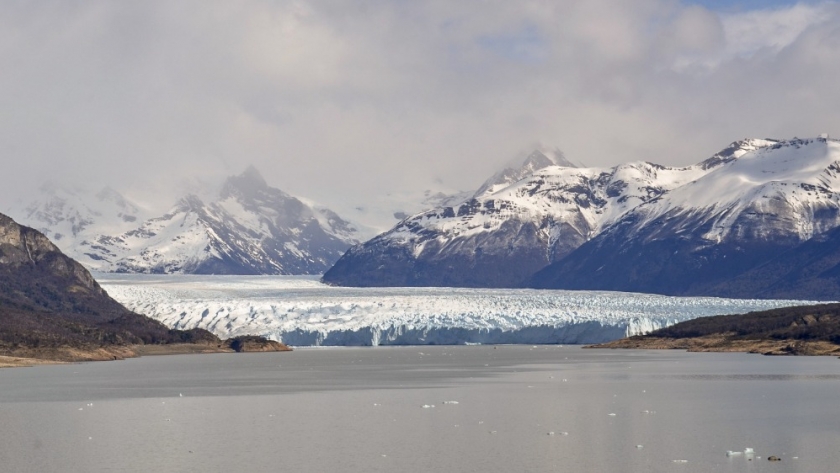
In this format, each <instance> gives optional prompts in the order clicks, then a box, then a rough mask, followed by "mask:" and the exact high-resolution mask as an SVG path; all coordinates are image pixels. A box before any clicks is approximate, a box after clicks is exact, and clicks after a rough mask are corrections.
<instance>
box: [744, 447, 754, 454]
mask: <svg viewBox="0 0 840 473" xmlns="http://www.w3.org/2000/svg"><path fill="white" fill-rule="evenodd" d="M744 453H746V454H747V455H750V454H753V453H755V450H753V449H752V448H750V447H747V448H745V449H744Z"/></svg>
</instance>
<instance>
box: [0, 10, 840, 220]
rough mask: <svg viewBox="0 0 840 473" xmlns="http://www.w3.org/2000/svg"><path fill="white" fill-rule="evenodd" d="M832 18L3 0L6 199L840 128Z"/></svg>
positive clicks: (388, 179)
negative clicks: (78, 189) (532, 147)
mask: <svg viewBox="0 0 840 473" xmlns="http://www.w3.org/2000/svg"><path fill="white" fill-rule="evenodd" d="M838 20H840V9H838V5H837V3H835V2H827V3H820V4H796V5H792V6H787V7H774V8H771V9H753V10H747V11H739V12H727V11H723V12H718V11H713V10H709V9H707V8H705V7H703V6H699V5H685V4H681V3H677V2H675V1H673V0H638V1H634V2H624V1H619V0H588V1H583V0H568V1H562V2H545V1H543V0H530V1H523V2H504V1H498V0H489V1H482V2H479V1H463V2H451V1H442V0H432V1H429V2H404V1H399V0H393V1H377V2H373V1H364V0H363V1H349V0H323V1H279V2H275V1H268V0H265V1H263V0H250V1H243V2H225V1H212V0H211V1H207V0H205V1H196V0H185V1H180V2H168V1H155V0H150V1H142V2H110V1H99V0H92V1H87V2H67V1H59V0H55V1H42V2H23V1H7V2H2V3H0V68H2V70H3V71H4V73H3V74H1V75H0V107H2V109H3V110H4V113H3V114H0V163H1V164H2V169H3V170H4V172H3V175H2V176H0V199H6V200H8V199H10V198H12V197H13V196H15V195H20V194H25V193H26V192H28V189H29V188H31V187H33V186H36V185H37V184H38V183H39V182H40V181H41V180H43V179H47V178H50V179H68V180H76V181H80V180H81V181H85V182H88V183H91V184H93V185H99V184H101V185H105V184H109V185H112V186H113V187H115V188H122V189H129V190H133V191H134V193H135V194H136V195H139V196H142V197H143V198H147V199H151V200H158V201H160V202H161V203H162V204H163V205H165V204H168V203H170V202H171V201H173V200H174V199H175V198H176V197H178V196H179V195H180V193H182V192H184V191H185V189H186V188H185V187H183V184H182V182H183V181H184V179H185V178H190V179H199V180H207V181H212V180H214V179H219V178H221V177H222V176H224V175H226V174H229V173H233V172H239V171H240V170H242V169H244V167H245V166H246V165H248V164H251V163H253V164H255V165H256V166H257V167H258V168H260V169H261V170H262V171H263V172H264V174H265V175H266V178H267V180H268V181H269V182H270V183H272V184H274V185H277V186H279V187H281V188H283V189H285V190H287V191H288V192H291V193H295V194H300V195H303V196H306V197H310V198H312V199H314V200H317V201H320V202H322V203H324V204H326V205H331V206H333V207H336V208H339V209H341V208H342V206H344V207H345V208H346V207H351V208H352V206H356V205H364V204H365V203H366V202H367V203H369V202H372V201H378V200H382V199H385V198H386V197H385V195H386V194H387V193H389V192H398V191H405V190H411V189H417V190H422V189H425V188H427V187H428V186H430V185H432V184H431V183H433V182H434V181H435V179H438V180H440V181H442V182H443V183H444V184H445V185H446V186H448V187H450V188H461V189H468V188H472V187H475V186H477V185H478V184H479V183H480V182H481V181H483V179H484V178H486V176H488V175H490V174H492V173H493V172H495V170H496V168H497V167H498V166H499V165H501V164H502V163H504V162H506V161H507V160H508V159H509V158H510V157H511V156H514V155H516V154H518V153H519V152H521V151H523V148H524V147H526V146H528V145H529V144H530V143H533V142H535V141H541V142H543V143H546V144H548V145H552V146H554V145H556V146H558V147H560V148H561V149H563V150H564V151H565V152H566V154H567V156H569V157H570V158H571V159H573V160H575V161H582V162H584V163H586V164H588V165H592V166H606V165H614V164H617V163H620V162H625V161H631V160H642V159H643V160H649V161H654V162H659V163H663V164H671V165H685V164H690V163H693V162H696V161H700V160H702V159H704V158H705V157H708V156H709V155H710V154H712V153H714V152H716V151H717V150H719V149H720V148H722V147H724V146H725V145H726V144H727V143H728V142H730V141H732V140H735V139H739V138H743V137H746V136H760V137H765V136H778V137H791V136H794V135H798V136H814V135H816V134H818V133H821V132H829V133H833V134H835V135H840V130H835V129H833V128H832V127H836V126H837V125H836V124H837V123H838V114H839V113H840V112H838V111H839V110H840V91H838V89H837V87H836V86H835V84H834V80H833V78H836V77H837V76H838V73H840V47H838V43H839V42H840V29H838V27H837V26H835V25H837V24H840V21H838ZM151 190H153V192H150V191H151Z"/></svg>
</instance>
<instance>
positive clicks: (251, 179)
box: [228, 164, 268, 187]
mask: <svg viewBox="0 0 840 473" xmlns="http://www.w3.org/2000/svg"><path fill="white" fill-rule="evenodd" d="M230 179H231V178H229V179H228V180H230ZM232 179H235V180H237V181H238V183H239V184H246V185H249V186H257V187H268V184H267V183H266V182H265V179H264V178H263V176H262V174H261V173H260V171H259V170H257V168H256V167H254V165H253V164H251V165H248V167H247V168H245V170H244V171H242V174H240V175H238V176H234V177H233V178H232Z"/></svg>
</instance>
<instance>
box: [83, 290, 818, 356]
mask: <svg viewBox="0 0 840 473" xmlns="http://www.w3.org/2000/svg"><path fill="white" fill-rule="evenodd" d="M98 279H99V281H100V283H101V284H102V286H103V288H105V290H106V291H108V293H109V294H110V295H111V296H112V297H114V298H115V299H116V300H118V301H120V302H121V303H123V304H124V305H126V307H128V308H129V309H131V310H134V311H136V312H139V313H142V314H146V315H148V316H150V317H153V318H155V319H157V320H159V321H161V322H163V323H164V324H166V325H168V326H170V327H173V328H180V329H190V328H204V329H207V330H210V331H212V332H214V333H215V334H216V335H218V336H220V337H223V338H227V337H232V336H237V335H245V334H255V335H263V336H266V337H268V338H271V339H274V340H278V341H282V342H285V343H288V344H291V345H296V346H308V345H374V346H375V345H394V344H466V343H471V344H472V343H598V342H603V341H608V340H614V339H617V338H621V337H623V336H626V335H635V334H641V333H647V332H650V331H652V330H655V329H658V328H661V327H665V326H668V325H672V324H674V323H677V322H680V321H683V320H688V319H692V318H696V317H701V316H708V315H720V314H732V313H743V312H749V311H754V310H763V309H770V308H774V307H783V306H790V305H800V304H810V303H814V302H813V301H789V300H787V301H784V300H741V299H720V298H713V297H668V296H660V295H652V294H634V293H619V292H595V291H550V290H533V289H464V288H344V287H331V286H326V285H323V284H321V283H319V282H318V280H317V277H300V276H297V277H296V276H188V275H167V276H153V275H114V274H101V275H98Z"/></svg>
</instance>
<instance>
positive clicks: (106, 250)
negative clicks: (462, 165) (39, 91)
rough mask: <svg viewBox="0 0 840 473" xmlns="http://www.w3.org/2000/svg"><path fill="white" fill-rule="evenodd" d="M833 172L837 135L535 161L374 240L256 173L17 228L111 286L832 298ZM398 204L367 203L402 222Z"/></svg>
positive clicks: (541, 156) (57, 214)
mask: <svg viewBox="0 0 840 473" xmlns="http://www.w3.org/2000/svg"><path fill="white" fill-rule="evenodd" d="M838 173H840V142H838V141H837V140H832V139H829V138H827V137H820V138H814V139H791V140H774V139H745V140H741V141H738V142H735V143H732V144H731V145H729V146H728V147H726V148H725V149H723V150H722V151H720V152H718V153H716V154H715V155H713V156H711V157H710V158H708V159H706V160H703V161H702V162H699V163H697V164H695V165H692V166H686V167H681V168H672V167H665V166H661V165H657V164H654V163H649V162H633V163H626V164H621V165H618V166H615V167H612V168H584V167H578V166H576V165H575V164H574V163H572V162H571V161H569V160H568V159H566V157H565V156H564V155H563V153H562V152H561V151H559V150H557V149H552V148H545V147H540V148H537V149H534V150H532V151H531V152H530V153H528V154H525V155H522V156H520V157H518V158H517V159H516V161H514V162H511V164H510V165H508V166H505V167H504V168H503V169H501V170H500V171H499V172H497V173H495V174H494V175H493V176H491V177H490V178H488V179H487V180H486V181H485V182H484V183H483V184H482V185H481V186H479V187H478V189H477V190H476V191H473V192H460V193H444V192H432V191H429V192H427V193H426V194H425V195H422V196H414V199H415V203H414V204H413V205H414V206H415V208H419V207H421V206H424V207H426V208H428V210H424V211H422V212H419V213H416V214H413V215H411V214H410V213H409V212H402V211H400V212H392V213H393V215H392V216H391V217H390V218H394V219H397V218H401V220H400V221H399V222H398V223H397V224H396V226H394V227H393V228H391V229H390V230H388V231H386V232H384V233H381V234H379V235H377V236H375V237H373V238H372V239H370V240H368V241H365V242H364V243H360V240H362V239H363V238H364V233H363V232H361V231H359V230H358V228H359V225H357V224H355V223H352V222H351V221H348V220H347V219H345V218H343V217H342V216H339V215H338V214H336V213H335V212H333V211H331V210H329V209H326V208H323V207H318V206H315V205H311V204H309V203H307V201H305V200H303V199H300V198H297V197H294V196H291V195H289V194H287V193H285V192H283V191H281V190H279V189H276V188H272V187H271V186H269V185H268V184H267V183H266V181H265V180H264V179H263V177H262V176H261V175H260V173H259V172H258V171H257V170H256V169H254V168H248V169H247V170H246V171H245V172H243V173H242V174H240V175H237V176H232V177H230V178H228V179H227V180H226V181H225V183H224V184H223V185H222V186H221V188H220V190H219V191H217V192H213V193H206V194H207V195H204V196H202V197H199V196H198V195H196V194H188V195H185V196H184V197H183V198H181V199H180V200H179V201H178V202H177V203H176V204H175V205H174V206H172V207H171V208H170V209H169V210H168V211H166V212H165V213H163V212H161V213H158V214H157V215H154V213H153V212H150V211H149V210H148V209H144V208H142V207H141V206H140V205H137V204H134V203H132V202H130V201H129V200H128V199H126V198H124V197H123V196H122V195H120V194H119V193H118V192H117V191H115V190H113V189H109V188H105V189H103V190H101V191H99V192H96V193H92V192H85V191H82V190H68V189H65V188H61V187H59V186H45V187H44V188H42V198H40V199H39V200H36V201H34V202H30V203H29V204H28V205H25V206H22V207H20V208H19V209H18V210H17V211H14V212H11V214H12V215H13V216H16V217H17V218H19V219H20V220H21V221H23V222H25V223H27V224H29V225H32V226H34V227H36V228H39V229H40V230H42V231H43V232H44V233H45V234H47V235H48V236H49V237H51V238H53V239H54V240H55V241H56V242H57V244H59V245H60V246H61V247H62V248H63V249H64V250H65V251H66V252H67V253H68V254H70V255H71V256H73V257H75V258H77V259H78V260H80V261H81V262H82V263H83V264H85V265H86V266H87V267H88V268H91V269H94V270H98V271H106V272H144V273H193V274H321V273H325V274H324V281H325V282H327V283H329V284H336V285H348V286H460V287H537V288H560V289H590V290H619V291H635V292H649V293H661V294H672V295H720V296H727V297H766V298H772V297H780V298H781V297H783V298H802V299H835V298H836V295H835V294H836V293H837V290H838V289H840V281H838V275H840V269H838V264H840V250H835V248H837V247H838V246H837V245H835V244H834V243H835V240H838V239H840V236H838V233H837V232H840V230H837V229H838V228H839V227H840V177H838ZM404 197H405V196H399V197H395V198H394V200H395V201H397V203H395V202H394V201H392V200H389V199H391V198H392V196H388V195H386V196H383V198H382V201H381V202H377V203H374V205H373V206H372V207H377V206H378V208H379V209H382V208H389V207H390V208H396V207H395V206H400V205H401V206H402V208H406V209H410V208H411V207H412V205H411V204H406V203H405V202H401V200H400V199H402V198H404ZM345 251H346V253H345ZM835 253H836V254H835ZM342 255H343V256H342ZM334 263H335V264H334Z"/></svg>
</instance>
